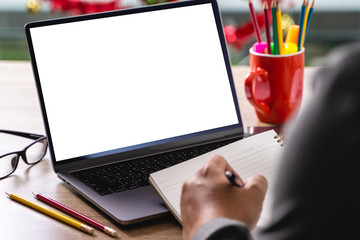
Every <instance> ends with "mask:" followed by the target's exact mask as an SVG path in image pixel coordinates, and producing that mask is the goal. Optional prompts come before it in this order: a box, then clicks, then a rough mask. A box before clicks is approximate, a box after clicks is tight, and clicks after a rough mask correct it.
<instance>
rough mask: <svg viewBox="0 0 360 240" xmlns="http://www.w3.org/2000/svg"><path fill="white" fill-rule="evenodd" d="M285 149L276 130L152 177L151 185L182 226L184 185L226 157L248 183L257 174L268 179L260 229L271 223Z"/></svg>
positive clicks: (257, 135) (227, 146)
mask: <svg viewBox="0 0 360 240" xmlns="http://www.w3.org/2000/svg"><path fill="white" fill-rule="evenodd" d="M282 146H283V141H282V139H281V138H280V137H279V136H278V135H277V133H276V132H275V131H274V130H269V131H266V132H263V133H259V134H256V135H253V136H250V137H247V138H245V139H242V140H239V141H236V142H234V143H232V144H229V145H226V146H224V147H221V148H218V149H216V150H214V151H211V152H208V153H206V154H204V155H201V156H199V157H196V158H193V159H191V160H188V161H186V162H183V163H180V164H178V165H175V166H172V167H169V168H166V169H164V170H161V171H158V172H155V173H152V174H150V178H149V181H150V184H151V185H152V186H153V187H154V188H155V190H156V191H157V192H158V194H159V196H160V197H161V199H162V200H163V201H164V203H165V204H166V206H167V207H168V208H169V210H170V211H171V212H172V213H173V215H174V216H175V217H176V219H177V220H178V221H179V222H180V223H182V220H181V214H180V196H181V188H182V185H183V183H184V182H185V181H186V180H187V179H189V178H190V177H191V176H193V175H194V174H195V172H196V171H197V170H198V169H200V168H201V167H202V166H203V165H204V163H205V162H206V161H207V160H208V159H210V158H211V157H212V156H214V155H215V154H219V155H222V156H224V157H225V159H227V161H228V162H229V163H230V165H231V166H232V167H233V168H234V170H235V171H237V172H238V173H239V175H240V176H241V177H242V179H243V180H244V181H245V180H246V179H247V178H248V177H250V176H252V175H255V174H261V175H263V176H265V177H266V178H267V180H268V183H269V188H268V192H267V194H266V197H265V202H264V205H263V212H262V214H261V216H260V220H259V222H258V226H259V227H261V226H264V224H266V222H267V221H268V220H269V212H270V206H271V201H272V188H273V182H274V177H275V175H276V169H277V165H278V161H279V159H280V155H281V153H282V152H283V149H284V148H283V147H282ZM224 174H225V173H224Z"/></svg>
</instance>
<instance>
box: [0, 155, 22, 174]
mask: <svg viewBox="0 0 360 240" xmlns="http://www.w3.org/2000/svg"><path fill="white" fill-rule="evenodd" d="M17 161H18V155H17V153H11V154H8V155H6V156H3V157H1V158H0V177H4V176H6V175H8V174H10V173H11V172H12V171H14V169H15V168H16V165H17Z"/></svg>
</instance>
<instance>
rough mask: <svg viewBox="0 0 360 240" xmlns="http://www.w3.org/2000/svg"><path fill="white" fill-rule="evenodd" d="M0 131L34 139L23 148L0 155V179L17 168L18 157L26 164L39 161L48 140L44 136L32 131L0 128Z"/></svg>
mask: <svg viewBox="0 0 360 240" xmlns="http://www.w3.org/2000/svg"><path fill="white" fill-rule="evenodd" d="M0 133H6V134H12V135H16V136H19V137H24V138H29V139H33V140H35V141H34V142H32V143H31V144H29V145H28V146H27V147H25V148H24V149H23V150H20V151H15V152H10V153H6V154H4V155H0V180H1V179H4V178H6V177H8V176H10V175H11V174H12V173H13V172H14V171H15V170H16V168H17V165H18V163H19V158H20V157H21V158H22V159H23V161H24V162H25V163H26V164H28V165H35V164H36V163H38V162H40V160H41V159H43V157H44V156H45V154H46V150H47V147H48V141H47V139H46V137H45V136H43V135H39V134H33V133H25V132H16V131H8V130H0Z"/></svg>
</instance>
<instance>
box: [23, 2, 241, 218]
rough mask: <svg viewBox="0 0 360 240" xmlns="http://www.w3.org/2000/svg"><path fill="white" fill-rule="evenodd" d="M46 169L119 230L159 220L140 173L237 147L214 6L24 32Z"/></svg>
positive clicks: (67, 22) (137, 11) (150, 9)
mask: <svg viewBox="0 0 360 240" xmlns="http://www.w3.org/2000/svg"><path fill="white" fill-rule="evenodd" d="M25 32H26V37H27V42H28V48H29V52H30V57H31V64H32V68H33V73H34V78H35V82H36V86H37V92H38V96H39V101H40V107H41V110H42V115H43V122H44V126H45V131H46V135H47V137H48V140H49V152H50V158H51V162H52V166H53V169H54V171H55V173H56V174H57V176H58V177H59V179H61V180H62V181H64V182H65V183H66V184H68V185H70V186H71V187H72V188H73V189H74V190H76V192H77V193H79V194H80V195H81V196H83V197H84V198H85V199H87V201H89V202H90V203H91V204H93V205H94V206H96V207H97V208H99V209H100V210H102V211H103V212H104V213H105V214H106V215H108V216H109V217H111V218H112V219H114V220H115V221H116V222H118V223H119V224H123V225H128V224H133V223H137V222H141V221H145V220H148V219H153V218H157V217H160V216H163V215H167V214H169V211H168V209H167V208H166V206H165V205H164V204H163V202H162V201H161V199H160V198H159V197H158V195H157V194H156V193H155V191H154V190H153V188H152V187H151V186H150V185H149V183H148V177H149V174H150V173H151V172H154V171H158V170H160V169H163V168H166V167H169V166H172V165H174V164H177V163H179V162H182V161H187V160H188V159H190V158H193V157H195V156H197V155H200V154H202V153H205V152H207V151H210V150H213V149H215V148H218V147H221V146H223V145H225V144H228V143H230V142H232V141H235V140H238V139H240V138H242V137H243V135H244V131H243V125H242V121H241V116H240V111H239V105H238V102H237V96H236V92H235V86H234V82H233V77H232V73H231V64H230V62H229V56H228V52H227V47H226V42H225V39H224V34H223V26H222V22H221V17H220V13H219V9H218V5H217V2H216V1H215V0H190V1H179V2H173V3H164V4H157V5H151V6H144V7H137V8H131V9H124V10H117V11H111V12H103V13H96V14H90V15H81V16H71V17H65V18H60V19H51V20H45V21H39V22H31V23H28V24H26V26H25Z"/></svg>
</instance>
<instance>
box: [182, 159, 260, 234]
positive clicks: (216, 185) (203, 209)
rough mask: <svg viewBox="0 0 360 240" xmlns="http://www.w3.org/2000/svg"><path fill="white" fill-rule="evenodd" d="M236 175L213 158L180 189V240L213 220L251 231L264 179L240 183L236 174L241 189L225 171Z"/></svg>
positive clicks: (255, 178)
mask: <svg viewBox="0 0 360 240" xmlns="http://www.w3.org/2000/svg"><path fill="white" fill-rule="evenodd" d="M227 170H229V171H231V172H233V173H234V174H236V175H237V173H236V172H235V171H234V170H233V169H232V168H231V166H230V165H229V164H228V162H227V161H226V160H225V159H224V158H223V157H221V156H214V157H213V158H211V159H210V160H209V161H208V162H207V163H206V164H205V166H204V167H203V168H202V169H200V170H199V171H198V172H197V173H196V174H195V175H194V176H193V177H192V178H190V179H189V180H187V181H186V182H185V183H184V185H183V187H182V194H181V202H180V207H181V218H182V222H183V238H184V240H187V239H191V237H192V236H193V235H194V233H195V232H196V230H197V229H198V228H199V227H200V226H201V225H202V224H204V223H206V222H207V221H209V220H211V219H213V218H216V217H226V218H230V219H235V220H239V221H241V222H243V223H245V224H246V225H247V227H248V228H249V230H252V229H253V228H254V227H255V226H256V223H257V221H258V220H259V217H260V213H261V210H262V203H263V201H264V198H265V193H266V190H267V180H266V179H265V178H264V177H263V176H261V175H256V176H252V177H250V178H249V179H247V182H246V183H244V182H243V181H242V179H241V178H240V176H238V175H237V181H238V183H239V184H240V185H243V187H242V188H238V187H235V186H233V185H232V184H231V183H230V181H229V180H228V179H227V178H226V176H225V171H227Z"/></svg>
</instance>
